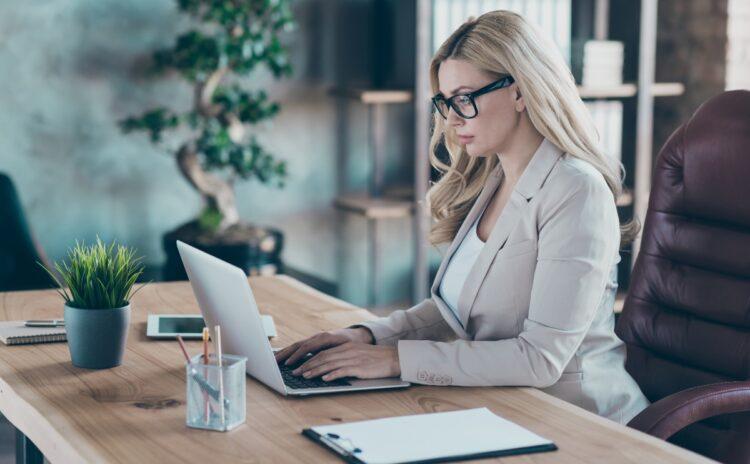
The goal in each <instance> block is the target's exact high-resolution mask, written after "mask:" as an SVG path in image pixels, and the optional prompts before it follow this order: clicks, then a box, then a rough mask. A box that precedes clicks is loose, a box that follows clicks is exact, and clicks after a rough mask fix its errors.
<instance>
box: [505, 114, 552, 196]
mask: <svg viewBox="0 0 750 464" xmlns="http://www.w3.org/2000/svg"><path fill="white" fill-rule="evenodd" d="M543 140H544V136H542V134H540V133H539V131H537V130H536V128H535V127H534V126H533V124H531V121H530V120H529V118H528V115H527V114H526V113H524V114H523V116H522V117H521V123H520V124H519V125H518V129H516V131H515V132H514V134H513V137H512V138H511V140H509V141H508V144H507V145H506V146H505V147H504V149H503V150H502V151H500V152H498V153H497V157H498V159H499V160H500V164H502V166H503V173H504V175H505V178H506V180H507V182H508V183H509V184H511V185H515V183H516V182H517V181H518V179H519V178H520V177H521V174H523V171H524V169H526V166H527V165H528V164H529V161H531V158H532V157H533V156H534V153H536V150H537V149H538V148H539V145H541V143H542V141H543Z"/></svg>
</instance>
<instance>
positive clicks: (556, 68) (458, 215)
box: [427, 10, 640, 245]
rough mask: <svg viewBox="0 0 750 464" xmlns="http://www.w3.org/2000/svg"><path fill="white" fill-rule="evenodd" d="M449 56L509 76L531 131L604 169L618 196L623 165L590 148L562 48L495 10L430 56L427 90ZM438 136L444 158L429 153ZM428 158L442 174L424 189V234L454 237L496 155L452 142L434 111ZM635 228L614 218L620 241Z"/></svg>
mask: <svg viewBox="0 0 750 464" xmlns="http://www.w3.org/2000/svg"><path fill="white" fill-rule="evenodd" d="M449 58H450V59H460V60H464V61H467V62H469V63H471V64H472V65H474V66H475V67H476V68H478V69H479V70H481V71H483V72H485V73H486V74H488V75H489V76H492V77H494V78H500V77H501V76H502V75H505V74H510V75H511V76H513V78H514V79H515V81H516V83H517V85H518V88H519V90H520V92H521V95H523V97H524V101H525V103H526V111H527V112H528V115H529V119H530V120H531V123H532V124H533V125H534V127H535V128H536V130H537V131H539V133H541V135H542V136H544V137H545V138H546V139H547V140H549V141H550V142H552V143H553V144H554V145H556V146H557V147H558V148H560V149H561V150H563V151H564V152H567V153H568V154H569V155H570V156H574V157H576V158H580V159H582V160H585V161H587V162H589V163H590V164H591V165H593V166H594V167H595V168H596V169H597V170H598V171H599V172H601V173H602V175H603V176H604V179H605V180H606V181H607V184H608V185H609V188H610V189H611V190H612V193H613V195H614V198H615V199H616V198H618V197H619V196H620V194H621V193H622V176H624V173H625V170H624V168H623V166H622V164H621V163H619V162H618V161H617V160H616V159H614V158H613V157H609V156H605V155H604V153H602V151H601V150H600V149H599V148H598V147H597V140H598V139H599V136H598V133H597V131H596V128H595V127H594V123H593V121H592V119H591V116H590V114H589V112H588V110H587V109H586V107H585V105H584V104H583V101H582V100H581V97H580V96H579V94H578V90H577V88H576V85H575V81H574V79H573V75H572V74H571V72H570V70H569V69H568V66H567V65H566V64H565V61H564V60H563V58H562V55H561V54H560V53H559V51H558V50H557V47H556V46H555V45H554V44H553V43H552V42H551V41H549V40H547V39H546V38H545V37H544V36H543V35H542V34H539V33H538V32H537V30H536V29H535V28H534V27H533V26H532V25H531V24H529V23H528V22H526V20H524V19H523V18H522V17H521V16H520V15H518V14H516V13H512V12H510V11H503V10H498V11H492V12H489V13H485V14H483V15H481V16H480V17H479V18H476V19H469V20H468V21H467V22H465V23H463V24H462V25H461V26H460V27H459V28H458V29H457V30H456V31H455V32H454V33H453V34H451V36H450V37H448V39H447V40H446V41H445V42H443V44H442V45H441V46H440V48H439V49H438V51H437V52H436V53H435V56H434V57H433V58H432V62H431V63H430V82H431V85H432V92H433V94H436V93H438V92H439V91H440V90H439V86H438V69H439V68H440V64H441V63H442V62H443V61H445V60H447V59H449ZM441 143H442V144H443V145H444V146H445V148H446V149H447V151H448V155H449V158H450V161H449V163H448V164H446V163H444V162H442V161H441V160H440V159H438V156H437V154H436V150H437V149H438V146H439V145H440V144H441ZM430 163H431V164H432V166H433V167H434V168H435V169H436V170H438V171H439V172H440V173H441V174H442V175H441V178H440V180H439V181H437V182H436V183H434V184H433V185H432V187H431V188H430V190H429V191H428V192H427V202H428V205H429V208H430V212H431V214H432V218H433V219H434V220H435V222H434V223H433V226H432V228H431V231H430V237H429V239H430V242H431V243H432V244H433V245H438V244H440V243H445V242H450V241H452V240H453V238H454V237H455V236H456V233H457V232H458V229H459V227H460V226H461V223H462V222H463V220H464V219H465V218H466V215H467V214H468V213H469V210H470V209H471V207H472V205H473V204H474V202H475V200H476V199H477V197H478V196H479V193H480V192H481V191H482V188H483V186H484V184H485V182H486V181H487V178H488V177H489V175H490V174H491V173H492V171H493V170H494V169H495V167H496V166H497V165H498V163H499V160H498V158H497V156H487V157H472V156H470V155H469V154H468V153H467V152H466V150H465V149H464V148H462V147H461V145H460V144H459V143H458V142H457V140H456V138H455V131H453V130H452V129H450V127H446V121H445V120H444V119H443V117H442V116H440V115H439V114H438V113H437V112H435V114H434V118H433V133H432V137H431V139H430ZM639 229H640V224H639V223H638V221H637V219H635V220H633V221H630V222H629V223H627V224H623V225H621V226H620V239H621V245H625V244H627V243H629V242H631V241H632V240H633V239H634V238H635V236H636V235H637V234H638V231H639Z"/></svg>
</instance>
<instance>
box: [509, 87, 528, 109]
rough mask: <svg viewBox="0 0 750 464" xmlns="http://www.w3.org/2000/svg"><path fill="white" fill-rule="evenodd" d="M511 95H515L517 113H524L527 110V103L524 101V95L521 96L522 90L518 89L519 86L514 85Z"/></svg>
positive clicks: (514, 102) (514, 101)
mask: <svg viewBox="0 0 750 464" xmlns="http://www.w3.org/2000/svg"><path fill="white" fill-rule="evenodd" d="M511 95H513V104H514V105H515V108H516V111H517V112H519V113H523V111H524V110H525V109H526V102H525V101H524V99H523V95H521V89H519V88H518V85H517V84H514V85H513V90H512V92H511Z"/></svg>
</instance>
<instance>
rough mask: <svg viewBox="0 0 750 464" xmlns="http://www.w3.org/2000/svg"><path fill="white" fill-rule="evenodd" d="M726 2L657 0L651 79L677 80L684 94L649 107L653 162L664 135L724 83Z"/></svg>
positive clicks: (672, 129)
mask: <svg viewBox="0 0 750 464" xmlns="http://www.w3.org/2000/svg"><path fill="white" fill-rule="evenodd" d="M726 50H727V0H692V1H689V2H685V1H682V0H662V1H660V2H659V29H658V35H657V50H656V81H657V82H682V83H683V84H685V94H684V95H682V96H680V97H666V98H657V99H656V101H655V104H654V152H653V153H654V160H655V159H656V154H657V153H659V150H661V147H662V146H663V144H664V142H666V140H667V138H669V135H670V134H671V133H672V132H673V131H674V130H675V129H677V127H679V126H680V125H682V124H683V123H684V122H685V121H687V120H688V119H689V118H690V116H691V115H692V114H693V112H694V111H695V110H696V109H698V106H700V105H701V103H703V102H704V101H706V100H708V99H709V98H711V97H712V96H714V95H716V94H719V93H721V92H722V91H724V88H725V83H726V71H727V63H726V56H727V53H726Z"/></svg>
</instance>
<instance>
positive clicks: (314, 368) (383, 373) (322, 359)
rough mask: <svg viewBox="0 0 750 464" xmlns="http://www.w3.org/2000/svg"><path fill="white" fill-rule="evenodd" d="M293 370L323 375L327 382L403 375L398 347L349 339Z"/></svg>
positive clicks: (303, 374)
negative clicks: (350, 340)
mask: <svg viewBox="0 0 750 464" xmlns="http://www.w3.org/2000/svg"><path fill="white" fill-rule="evenodd" d="M292 373H293V374H295V375H302V376H303V377H305V378H306V379H310V378H313V377H318V376H321V375H322V376H323V380H326V381H330V380H336V379H338V378H341V377H358V378H360V379H379V378H382V377H397V376H400V375H401V366H400V365H399V362H398V348H396V347H395V346H383V345H369V344H366V343H356V342H346V343H343V344H341V345H338V346H336V347H334V348H330V349H327V350H325V351H321V352H320V353H318V354H316V355H315V356H313V357H312V358H310V359H308V360H307V361H305V363H304V364H302V365H301V366H299V367H298V368H297V369H295V370H293V371H292Z"/></svg>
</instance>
